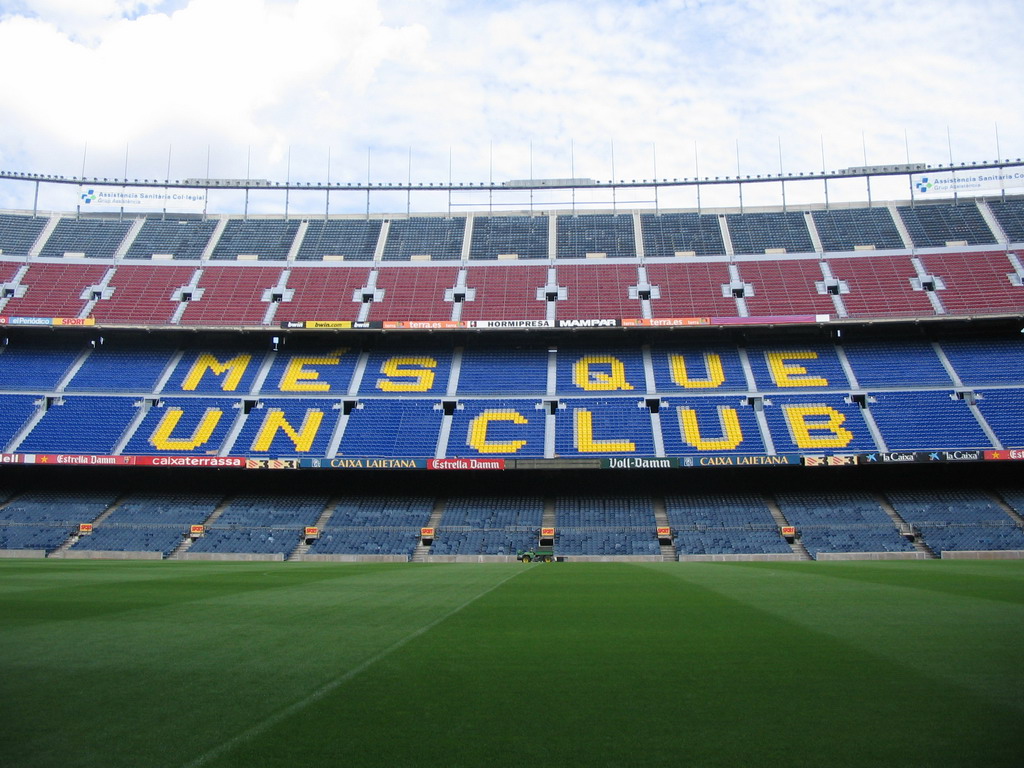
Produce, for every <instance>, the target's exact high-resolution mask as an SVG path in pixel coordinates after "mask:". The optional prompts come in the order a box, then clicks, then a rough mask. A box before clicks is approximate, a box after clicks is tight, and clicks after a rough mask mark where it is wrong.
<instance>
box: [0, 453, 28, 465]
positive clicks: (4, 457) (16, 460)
mask: <svg viewBox="0 0 1024 768" xmlns="http://www.w3.org/2000/svg"><path fill="white" fill-rule="evenodd" d="M24 463H25V456H24V454H21V453H0V464H24Z"/></svg>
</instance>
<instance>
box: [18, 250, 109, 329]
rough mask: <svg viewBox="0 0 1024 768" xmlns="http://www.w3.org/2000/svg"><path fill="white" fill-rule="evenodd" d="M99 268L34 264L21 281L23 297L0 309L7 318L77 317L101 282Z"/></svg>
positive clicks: (104, 270) (101, 276)
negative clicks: (24, 290) (93, 289)
mask: <svg viewBox="0 0 1024 768" xmlns="http://www.w3.org/2000/svg"><path fill="white" fill-rule="evenodd" d="M106 272H107V267H105V266H104V265H102V264H74V263H59V264H53V263H34V264H32V265H30V266H29V268H28V272H27V273H26V274H25V276H24V277H23V278H22V280H21V284H22V286H25V287H27V290H26V292H25V294H24V295H23V296H18V295H15V296H12V297H11V298H10V299H9V300H8V302H7V305H6V306H5V307H4V313H5V314H8V315H23V316H26V317H78V316H79V315H80V314H81V312H82V310H83V309H85V306H86V302H88V301H89V296H90V294H89V292H88V289H89V288H91V287H92V286H96V285H98V284H99V282H100V281H101V280H102V279H103V276H104V274H105V273H106Z"/></svg>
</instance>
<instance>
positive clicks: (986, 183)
mask: <svg viewBox="0 0 1024 768" xmlns="http://www.w3.org/2000/svg"><path fill="white" fill-rule="evenodd" d="M910 179H911V183H912V184H913V185H914V193H915V194H918V195H921V196H922V197H952V196H953V195H956V194H963V193H966V192H971V193H973V192H986V191H987V192H992V191H996V190H1001V189H1010V188H1013V187H1024V169H1021V168H1006V169H1002V170H1000V169H998V168H986V169H981V170H975V169H968V168H965V169H964V170H962V171H939V172H928V173H915V174H914V175H912V176H911V177H910Z"/></svg>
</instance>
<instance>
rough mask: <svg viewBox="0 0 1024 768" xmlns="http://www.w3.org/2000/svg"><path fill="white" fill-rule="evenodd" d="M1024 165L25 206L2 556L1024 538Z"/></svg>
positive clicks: (904, 544) (567, 554)
mask: <svg viewBox="0 0 1024 768" xmlns="http://www.w3.org/2000/svg"><path fill="white" fill-rule="evenodd" d="M1019 167H1020V164H1019V162H1018V163H1008V162H1007V163H1000V164H995V165H993V164H981V166H980V168H981V170H970V171H969V172H968V171H965V170H963V169H960V170H959V173H960V176H961V180H960V182H957V181H956V173H957V171H956V170H954V171H952V172H951V171H950V169H938V170H929V169H924V168H918V167H909V166H899V167H883V168H874V169H848V170H847V171H844V172H840V173H838V174H834V175H831V176H830V175H823V176H822V177H821V178H822V180H823V181H824V182H825V184H826V186H825V192H826V195H827V190H828V187H827V184H828V179H829V178H833V177H846V176H850V175H852V176H854V177H857V176H862V177H863V178H865V179H866V180H867V183H868V190H869V191H870V182H871V179H872V178H873V177H874V176H877V175H902V176H906V177H907V178H908V180H909V185H910V188H911V189H914V185H915V184H917V185H918V186H919V189H918V195H917V196H916V197H914V196H912V197H911V199H909V200H907V201H903V202H875V201H870V202H867V203H864V204H858V205H850V204H844V205H841V206H837V205H830V204H828V203H827V202H822V203H820V204H816V205H810V206H793V205H789V206H780V207H778V208H758V209H750V208H743V209H739V208H737V209H729V210H717V209H700V210H685V211H684V210H667V209H660V208H659V209H653V210H652V209H632V210H630V209H621V210H620V209H616V210H614V211H611V212H609V211H607V210H600V211H592V210H580V209H572V210H540V209H537V210H521V211H514V212H502V213H495V212H494V211H493V210H486V211H483V210H477V211H473V212H466V213H460V214H452V213H451V212H450V210H449V212H447V213H445V214H437V215H422V214H417V215H410V214H403V215H394V216H384V215H378V214H373V215H370V214H369V213H367V215H334V216H332V215H327V214H326V213H325V214H321V215H318V216H308V215H307V216H298V215H281V216H249V215H247V211H246V213H244V214H243V215H237V216H236V215H227V216H222V215H207V214H205V213H196V214H187V213H174V214H169V213H167V212H166V211H163V212H160V213H153V212H149V213H139V214H134V213H127V214H126V213H125V210H124V207H125V206H124V205H123V203H124V198H122V199H121V202H122V205H121V207H120V209H119V210H116V211H107V212H104V213H93V212H91V210H90V209H88V206H89V205H91V204H92V201H91V200H87V199H85V198H86V197H87V196H89V195H93V196H94V199H95V198H96V195H97V193H95V191H94V189H90V190H88V191H87V192H85V193H83V205H80V206H79V207H78V210H76V211H74V212H67V213H40V212H39V211H38V210H36V211H31V212H25V211H22V212H14V211H12V212H6V213H2V214H0V324H3V326H4V329H3V334H4V345H3V351H2V352H0V398H2V400H3V406H4V407H3V409H2V421H0V440H2V441H3V446H2V451H3V453H2V455H0V462H2V463H3V466H2V467H0V471H2V472H3V473H4V476H5V482H4V484H3V488H4V493H3V499H4V501H3V505H2V506H0V555H3V556H35V557H41V556H60V557H76V556H77V557H93V556H105V557H114V556H119V557H124V556H129V557H153V558H162V557H175V558H195V559H202V558H226V557H228V558H230V557H236V558H263V559H278V560H282V559H382V558H383V559H397V560H408V559H417V560H424V559H426V560H430V559H433V560H452V559H460V560H467V559H468V560H481V559H494V558H497V559H507V558H514V557H515V553H516V551H517V550H520V549H525V548H528V547H530V546H533V545H537V544H538V543H540V544H551V545H553V546H554V551H555V554H556V555H557V556H558V557H562V558H565V559H569V560H574V559H577V560H579V559H595V558H597V559H609V558H610V559H631V560H661V559H673V560H676V559H681V560H685V559H739V558H754V559H758V558H760V559H773V558H774V559H801V558H803V559H806V558H816V559H828V558H835V557H872V558H883V557H884V558H924V557H932V556H937V555H941V556H943V557H951V556H974V557H993V556H1004V557H1016V556H1020V555H1021V554H1022V553H1024V532H1022V525H1024V522H1022V520H1021V517H1020V515H1021V513H1022V512H1024V487H1022V485H1021V483H1020V481H1019V479H1018V478H1017V474H1018V472H1016V471H1015V468H1016V467H1017V466H1018V465H1017V464H1016V463H1015V462H1016V461H1018V460H1024V418H1022V416H1021V412H1022V408H1021V406H1022V405H1024V338H1022V337H1021V334H1020V330H1021V328H1022V325H1021V324H1022V322H1024V197H1021V196H1016V195H1014V194H1012V192H1013V184H1012V183H1011V184H1010V185H1009V186H1008V187H1007V186H1005V182H1006V179H1007V178H1009V179H1011V181H1012V178H1013V174H1014V173H1017V171H1018V169H1019ZM923 172H928V173H931V174H932V179H934V180H935V182H936V183H938V182H939V181H940V180H941V179H943V178H944V177H943V176H942V174H950V175H951V176H952V177H953V179H954V180H953V182H948V181H947V182H943V183H948V184H950V190H949V191H950V193H951V194H950V195H949V196H948V197H940V198H938V199H935V198H933V197H928V196H927V195H928V194H929V193H931V192H932V191H933V188H932V187H928V186H925V185H926V184H932V182H927V181H926V182H921V181H919V177H920V175H921V174H922V173H923ZM968 173H970V174H973V176H972V178H979V179H982V180H983V181H984V182H985V183H990V182H992V181H993V180H995V181H996V182H998V183H999V184H1000V185H1004V188H1002V189H1000V190H999V191H998V192H996V193H994V194H982V193H980V192H976V193H975V194H966V193H965V192H970V191H971V190H970V188H969V185H967V186H965V184H964V183H963V181H964V177H965V176H966V175H968ZM0 175H3V176H5V177H7V178H8V179H20V180H22V181H34V182H36V183H37V185H38V183H40V182H41V181H42V182H43V183H46V182H47V179H45V178H44V177H37V176H35V175H33V174H6V173H5V174H0ZM82 181H83V180H64V179H58V180H56V183H81V182H82ZM561 181H562V182H565V184H566V185H573V187H572V188H575V186H578V185H579V184H580V183H581V182H579V180H561ZM764 181H765V182H767V181H769V180H768V179H765V180H764ZM779 181H782V182H783V186H784V183H785V180H784V179H774V180H773V181H772V183H778V182H779ZM646 183H647V182H643V184H646ZM665 183H666V184H670V183H669V182H667V181H666V182H665ZM673 183H675V182H673ZM677 183H678V184H684V185H685V184H696V183H698V182H696V181H694V182H691V181H690V180H683V181H682V182H677ZM704 183H715V182H714V181H705V182H704ZM722 183H726V182H725V181H723V182H722ZM730 183H733V184H739V185H742V184H745V183H757V181H756V180H754V181H753V182H747V181H738V180H731V182H730ZM89 184H90V185H95V187H98V188H100V189H101V191H104V190H108V191H109V189H115V188H116V187H117V184H116V183H115V182H107V181H106V180H89ZM176 184H179V185H180V186H181V187H182V189H185V190H186V192H185V193H183V194H190V195H193V194H194V191H195V190H196V189H203V190H205V189H208V188H210V187H211V185H212V183H211V182H210V180H205V181H203V180H190V181H187V182H176ZM225 184H226V182H225ZM268 184H269V183H268V182H258V183H257V182H252V183H249V182H246V183H240V184H238V185H236V186H240V187H241V188H243V189H244V191H245V193H246V195H248V191H249V189H250V188H252V189H260V188H264V187H266V186H268ZM595 184H596V182H595ZM140 185H141V186H142V187H145V186H146V185H149V186H151V187H160V186H162V187H164V188H167V189H170V188H174V186H175V185H174V184H166V183H164V184H160V183H158V182H152V183H150V182H149V181H147V180H144V182H143V183H140ZM531 185H532V186H531ZM623 185H624V186H629V185H628V184H623ZM641 185H642V184H641ZM217 186H223V185H217ZM348 186H349V187H351V185H348ZM439 186H440V185H439ZM551 186H552V185H551V184H546V183H544V182H543V181H536V182H529V183H527V182H517V183H516V184H514V185H512V186H511V187H508V188H511V189H515V190H516V191H521V189H522V188H524V187H525V188H528V189H533V188H536V189H538V190H540V189H547V188H550V187H551ZM555 186H561V185H560V184H556V185H555ZM648 186H650V185H648ZM588 188H589V187H588ZM741 189H742V187H741ZM357 191H358V190H357ZM365 191H366V193H367V196H369V190H368V189H367V190H365ZM491 191H493V190H491ZM741 195H742V192H741ZM922 196H924V199H922ZM247 201H248V198H247ZM83 208H85V209H86V210H83ZM246 208H247V203H246Z"/></svg>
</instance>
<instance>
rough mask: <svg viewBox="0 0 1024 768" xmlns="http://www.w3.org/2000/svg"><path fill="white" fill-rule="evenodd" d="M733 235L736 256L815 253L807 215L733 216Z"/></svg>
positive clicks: (730, 217)
mask: <svg viewBox="0 0 1024 768" xmlns="http://www.w3.org/2000/svg"><path fill="white" fill-rule="evenodd" d="M726 221H727V222H728V224H729V235H730V237H731V238H732V247H733V250H734V251H735V252H736V253H765V252H766V251H774V250H784V251H786V252H787V253H810V252H812V251H814V244H813V243H812V242H811V234H810V232H808V231H807V222H806V221H805V220H804V215H803V214H802V213H798V212H795V211H793V212H788V213H742V214H740V213H730V214H727V215H726Z"/></svg>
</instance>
